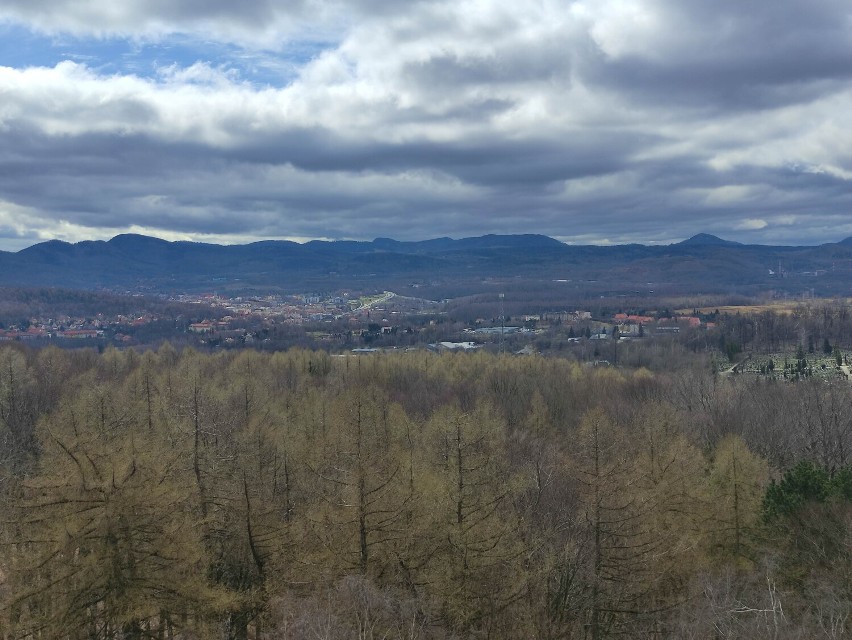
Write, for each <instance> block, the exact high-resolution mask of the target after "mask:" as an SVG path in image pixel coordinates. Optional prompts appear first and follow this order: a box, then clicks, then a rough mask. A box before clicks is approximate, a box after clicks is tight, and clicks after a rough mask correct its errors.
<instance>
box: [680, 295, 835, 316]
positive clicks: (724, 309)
mask: <svg viewBox="0 0 852 640" xmlns="http://www.w3.org/2000/svg"><path fill="white" fill-rule="evenodd" d="M823 304H852V300H849V299H846V300H838V299H836V298H835V299H830V298H826V299H820V298H817V299H814V300H808V301H807V302H801V301H787V302H770V303H767V304H749V305H721V306H718V307H698V309H697V311H698V313H704V314H707V313H713V312H714V311H718V312H719V313H727V314H730V315H735V314H737V313H740V314H743V315H751V314H757V313H763V312H764V311H772V312H774V313H778V314H781V315H789V314H791V313H793V311H795V310H796V309H800V308H801V307H803V306H814V305H823ZM695 311H696V309H695V307H692V308H686V309H677V310H676V313H680V314H685V315H690V314H692V313H694V312H695Z"/></svg>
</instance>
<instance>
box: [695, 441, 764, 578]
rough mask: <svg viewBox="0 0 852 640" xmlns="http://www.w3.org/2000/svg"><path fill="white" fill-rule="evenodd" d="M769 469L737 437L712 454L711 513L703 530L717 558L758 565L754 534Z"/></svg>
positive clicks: (709, 500)
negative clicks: (755, 562) (756, 563)
mask: <svg viewBox="0 0 852 640" xmlns="http://www.w3.org/2000/svg"><path fill="white" fill-rule="evenodd" d="M768 477H769V469H768V465H767V464H766V462H765V461H764V460H762V459H761V458H759V457H757V456H755V455H754V454H753V453H751V451H749V449H748V447H747V446H746V444H745V442H744V441H743V440H742V438H740V437H739V436H736V435H729V436H726V437H725V438H724V439H722V440H721V441H720V442H719V443H718V444H717V445H716V448H715V450H714V452H713V459H712V462H711V466H710V473H709V476H708V478H707V481H708V490H709V493H708V496H707V499H708V501H707V504H708V507H709V510H710V513H709V516H710V517H709V518H708V521H707V522H706V524H705V526H704V529H705V531H706V532H707V534H708V535H709V537H710V540H709V542H710V545H711V549H712V550H713V553H714V555H716V556H717V557H720V558H723V559H724V558H727V557H729V558H731V559H732V560H733V561H734V563H737V564H740V565H744V566H748V565H747V563H750V562H754V561H755V559H756V558H755V550H756V547H755V534H756V532H757V529H758V526H759V524H760V513H761V507H760V505H761V501H762V499H763V494H764V491H765V488H766V484H767V479H768Z"/></svg>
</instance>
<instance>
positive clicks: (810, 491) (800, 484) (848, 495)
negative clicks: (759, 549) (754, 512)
mask: <svg viewBox="0 0 852 640" xmlns="http://www.w3.org/2000/svg"><path fill="white" fill-rule="evenodd" d="M833 498H839V499H842V500H852V466H847V467H843V468H842V469H840V471H838V472H837V473H835V474H833V475H832V474H830V473H829V472H828V471H827V470H826V469H825V468H823V467H821V466H819V465H817V464H815V463H813V462H811V461H809V460H802V461H801V462H799V463H798V464H797V465H796V466H794V467H793V468H792V469H790V470H788V471H787V472H786V473H785V474H784V475H783V477H782V478H781V481H780V482H778V483H776V482H775V481H774V480H773V481H772V483H771V484H770V485H769V487H768V488H767V489H766V495H765V497H764V499H763V506H762V508H763V514H764V518H765V520H766V521H767V522H774V521H776V520H777V519H778V518H780V517H783V516H790V515H792V514H794V513H796V512H797V511H799V510H800V509H802V507H804V506H805V505H806V504H808V503H811V502H815V503H824V502H826V501H828V500H830V499H833Z"/></svg>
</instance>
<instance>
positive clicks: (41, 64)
mask: <svg viewBox="0 0 852 640" xmlns="http://www.w3.org/2000/svg"><path fill="white" fill-rule="evenodd" d="M128 231H130V232H138V233H146V234H150V235H156V236H159V237H163V238H166V239H192V240H199V241H207V242H228V243H229V242H246V241H252V240H257V239H273V238H290V239H309V238H329V239H338V238H351V239H372V238H375V237H377V236H387V237H393V238H397V239H401V240H416V239H425V238H432V237H437V236H451V237H464V236H473V235H482V234H486V233H544V234H547V235H550V236H553V237H556V238H559V239H560V240H563V241H566V242H570V243H601V244H606V243H623V242H642V243H668V242H672V241H678V240H681V239H684V238H686V237H689V236H691V235H693V234H695V233H698V232H702V231H703V232H710V233H714V234H717V235H719V236H722V237H724V238H728V239H734V240H739V241H743V242H759V243H766V244H817V243H821V242H831V241H837V240H840V239H842V238H844V237H847V236H852V5H850V3H849V2H848V0H810V1H809V2H804V1H803V0H753V1H751V2H743V1H742V0H736V1H735V0H717V1H716V2H706V0H524V1H521V2H519V1H518V0H407V1H406V2H389V1H387V0H287V1H286V2H285V1H283V0H243V1H242V2H239V3H237V2H232V1H231V0H122V1H121V2H116V1H115V0H0V249H5V250H17V249H20V248H22V247H24V246H28V245H31V244H34V243H36V242H39V241H41V240H45V239H51V238H59V239H63V240H69V241H77V240H82V239H104V238H109V237H112V236H113V235H116V234H118V233H123V232H128Z"/></svg>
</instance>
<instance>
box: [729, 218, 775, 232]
mask: <svg viewBox="0 0 852 640" xmlns="http://www.w3.org/2000/svg"><path fill="white" fill-rule="evenodd" d="M767 226H769V223H768V222H767V221H766V220H760V219H759V218H746V219H745V220H741V221H740V222H739V223H737V224H736V225H735V226H734V229H736V230H737V231H758V230H760V229H765V228H766V227H767Z"/></svg>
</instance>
